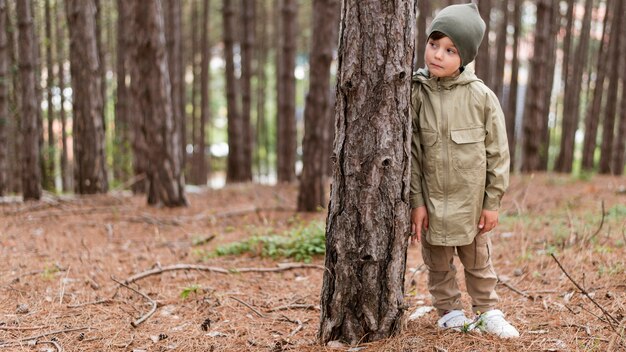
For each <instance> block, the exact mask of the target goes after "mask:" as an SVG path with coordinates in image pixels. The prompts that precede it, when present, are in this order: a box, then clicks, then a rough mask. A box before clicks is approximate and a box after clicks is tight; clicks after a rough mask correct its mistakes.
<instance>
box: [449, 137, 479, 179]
mask: <svg viewBox="0 0 626 352" xmlns="http://www.w3.org/2000/svg"><path fill="white" fill-rule="evenodd" d="M485 136H486V133H485V129H484V128H483V127H476V128H466V129H460V130H451V131H450V138H451V139H452V141H453V142H454V143H453V145H452V162H453V165H454V168H455V169H457V170H478V169H485V166H486V159H487V155H486V151H485Z"/></svg>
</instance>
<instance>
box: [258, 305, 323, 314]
mask: <svg viewBox="0 0 626 352" xmlns="http://www.w3.org/2000/svg"><path fill="white" fill-rule="evenodd" d="M290 309H305V310H309V309H310V310H319V309H320V306H316V305H315V304H290V305H286V306H280V307H275V308H272V309H270V310H268V312H276V311H279V310H290Z"/></svg>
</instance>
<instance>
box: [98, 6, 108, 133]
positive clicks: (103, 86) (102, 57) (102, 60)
mask: <svg viewBox="0 0 626 352" xmlns="http://www.w3.org/2000/svg"><path fill="white" fill-rule="evenodd" d="M95 5H96V48H98V49H97V50H98V61H99V64H98V72H99V74H100V94H101V95H102V128H103V129H104V130H105V131H106V109H107V106H106V105H107V104H106V102H107V75H106V50H105V49H104V44H103V43H102V22H103V18H104V15H103V13H104V12H103V10H102V4H101V2H100V0H95ZM105 138H106V137H105Z"/></svg>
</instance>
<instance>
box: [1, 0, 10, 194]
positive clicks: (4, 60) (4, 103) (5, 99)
mask: <svg viewBox="0 0 626 352" xmlns="http://www.w3.org/2000/svg"><path fill="white" fill-rule="evenodd" d="M6 5H7V4H6V2H5V0H0V197H1V196H3V195H4V194H5V192H6V191H7V190H8V179H9V158H8V154H7V151H8V149H9V148H8V145H9V140H8V137H7V136H8V128H9V87H8V84H7V82H8V81H9V79H8V78H9V76H8V74H9V70H8V67H9V53H8V49H7V45H8V40H7V32H6V19H7V16H6V12H7V6H6Z"/></svg>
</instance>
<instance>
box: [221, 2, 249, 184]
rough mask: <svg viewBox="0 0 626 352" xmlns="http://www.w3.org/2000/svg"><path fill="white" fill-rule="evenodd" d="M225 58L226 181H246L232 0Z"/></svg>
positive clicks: (227, 5) (226, 11)
mask: <svg viewBox="0 0 626 352" xmlns="http://www.w3.org/2000/svg"><path fill="white" fill-rule="evenodd" d="M223 11H224V13H223V16H224V58H225V60H226V105H227V110H228V112H227V114H228V160H227V171H226V181H227V182H241V181H245V179H244V178H243V176H242V174H243V173H242V168H243V165H244V162H245V161H244V151H243V149H244V146H243V144H244V141H243V129H244V127H243V122H242V120H241V114H240V113H239V105H238V99H239V92H238V87H237V81H236V79H235V62H234V55H235V54H234V51H233V50H234V38H233V33H234V31H235V11H234V9H233V5H232V0H224V7H223Z"/></svg>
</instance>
